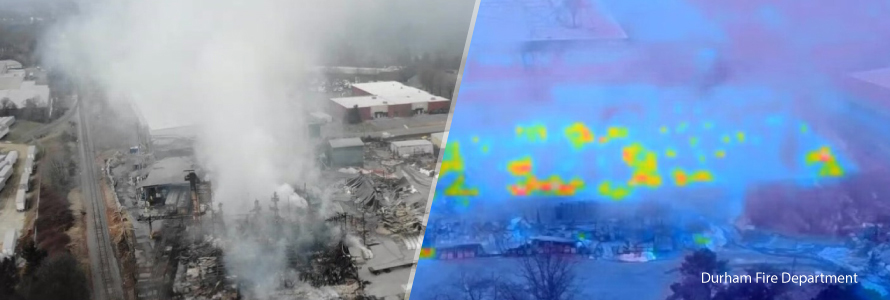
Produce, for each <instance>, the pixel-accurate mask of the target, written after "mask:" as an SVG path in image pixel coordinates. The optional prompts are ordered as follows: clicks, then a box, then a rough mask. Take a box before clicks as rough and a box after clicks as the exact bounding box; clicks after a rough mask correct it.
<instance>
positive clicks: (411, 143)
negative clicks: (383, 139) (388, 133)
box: [392, 140, 433, 147]
mask: <svg viewBox="0 0 890 300" xmlns="http://www.w3.org/2000/svg"><path fill="white" fill-rule="evenodd" d="M432 144H433V143H432V142H430V141H427V140H409V141H396V142H392V145H393V146H396V147H414V146H426V145H432Z"/></svg>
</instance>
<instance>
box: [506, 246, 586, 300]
mask: <svg viewBox="0 0 890 300" xmlns="http://www.w3.org/2000/svg"><path fill="white" fill-rule="evenodd" d="M574 266H575V265H574V262H573V261H572V259H571V258H569V257H568V256H565V255H558V254H535V255H530V256H526V257H523V258H522V259H521V262H520V270H519V276H520V277H521V278H523V279H524V281H525V284H526V286H527V288H528V290H529V291H528V292H529V294H530V295H531V296H533V297H534V299H539V300H570V299H574V298H575V296H576V294H577V290H576V287H575V283H576V281H577V277H576V274H575V268H574Z"/></svg>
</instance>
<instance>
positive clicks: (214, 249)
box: [173, 237, 238, 300]
mask: <svg viewBox="0 0 890 300" xmlns="http://www.w3.org/2000/svg"><path fill="white" fill-rule="evenodd" d="M221 260H222V250H221V249H220V248H219V247H218V245H217V241H216V239H214V238H212V237H207V238H205V239H204V240H203V241H201V242H198V243H193V244H191V245H189V247H188V248H186V249H184V250H183V251H182V253H181V254H180V255H179V267H178V268H177V270H176V279H175V280H174V281H173V292H174V293H175V294H177V295H179V296H180V299H195V300H202V299H214V300H216V299H221V300H225V299H237V296H238V292H237V286H236V285H235V284H231V283H230V282H231V280H230V279H231V278H227V277H226V275H225V268H224V267H223V265H222V262H221Z"/></svg>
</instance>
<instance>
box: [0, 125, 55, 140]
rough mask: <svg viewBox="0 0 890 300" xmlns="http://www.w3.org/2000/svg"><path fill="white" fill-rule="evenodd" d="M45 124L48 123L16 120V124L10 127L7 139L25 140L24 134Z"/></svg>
mask: <svg viewBox="0 0 890 300" xmlns="http://www.w3.org/2000/svg"><path fill="white" fill-rule="evenodd" d="M44 125H46V124H43V123H37V122H31V121H19V120H16V121H15V124H13V125H12V127H11V128H9V135H7V136H6V139H7V140H9V141H14V142H25V141H22V140H21V139H22V136H23V135H25V134H27V133H28V132H31V131H33V130H35V129H37V128H40V127H41V126H44Z"/></svg>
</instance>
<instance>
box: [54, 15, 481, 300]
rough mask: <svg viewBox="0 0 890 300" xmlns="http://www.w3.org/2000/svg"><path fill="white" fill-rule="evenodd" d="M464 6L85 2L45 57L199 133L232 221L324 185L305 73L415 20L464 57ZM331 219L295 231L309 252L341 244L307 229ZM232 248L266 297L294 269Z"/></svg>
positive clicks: (277, 251) (281, 255) (278, 254)
mask: <svg viewBox="0 0 890 300" xmlns="http://www.w3.org/2000/svg"><path fill="white" fill-rule="evenodd" d="M458 2H460V4H459V5H454V4H442V3H458ZM458 2H437V1H414V0H391V1H382V2H381V1H350V0H251V1H244V0H186V1H182V0H151V1H140V0H93V1H81V3H79V4H80V9H79V11H80V13H79V14H78V15H76V16H74V17H72V18H70V19H69V20H66V21H64V22H62V23H61V24H58V26H56V27H55V28H54V30H52V32H51V33H50V34H49V35H48V37H47V39H46V40H45V43H44V46H45V47H44V49H43V50H44V52H45V53H44V55H43V58H44V61H45V62H46V63H47V66H48V67H50V68H54V69H56V70H61V71H63V73H66V74H67V75H68V76H69V77H73V78H74V79H76V80H77V81H79V82H80V83H81V84H86V83H89V84H90V85H91V86H90V87H89V88H93V89H96V90H99V91H102V92H103V93H104V94H105V95H106V96H107V98H109V100H112V101H114V100H122V101H130V102H133V103H135V104H136V106H138V107H139V110H140V111H141V112H142V114H143V115H144V116H145V118H146V119H147V120H148V122H149V123H150V124H149V125H150V126H151V127H152V128H153V129H160V128H167V127H173V126H182V125H196V127H197V128H198V129H199V132H198V136H197V139H198V140H197V145H196V149H195V150H196V151H195V152H196V156H197V157H198V161H199V164H200V165H201V166H202V167H203V168H204V169H205V170H206V171H208V174H212V175H211V176H210V177H211V178H209V179H210V180H211V181H212V182H213V188H214V191H213V195H214V201H215V202H217V203H223V204H224V206H225V207H226V208H227V210H226V212H227V213H229V212H246V211H248V210H250V209H251V208H252V207H253V205H254V199H259V200H260V202H261V206H263V207H268V205H269V202H268V199H269V197H271V194H272V192H273V191H278V194H279V197H280V198H281V199H282V200H284V201H285V202H284V203H279V205H288V204H292V205H293V206H294V207H300V208H306V207H307V206H308V203H307V201H306V199H303V198H302V197H300V196H299V195H297V194H296V193H295V192H294V188H293V187H291V186H289V185H283V183H295V184H306V183H308V187H310V188H311V187H312V185H313V183H314V182H315V180H316V178H317V170H316V169H315V168H314V167H313V164H314V153H313V152H314V151H313V149H314V145H312V144H311V143H309V142H308V139H307V136H306V130H305V128H306V127H305V126H304V125H305V124H304V118H303V116H304V115H305V113H306V111H304V110H305V107H306V106H307V104H306V101H307V100H305V99H304V97H302V95H301V94H300V92H299V91H297V89H298V88H300V86H299V83H300V82H302V81H303V80H304V79H305V78H304V71H305V70H306V67H309V66H314V65H320V64H321V63H319V61H320V58H321V57H322V56H324V55H329V54H330V53H327V52H326V51H328V50H330V49H331V48H329V46H330V45H331V44H332V43H333V42H334V41H340V40H350V39H352V38H353V37H355V36H356V34H355V33H356V32H360V33H361V34H360V35H364V36H361V37H362V40H364V41H373V42H374V43H373V44H374V45H375V46H380V45H381V44H383V45H386V44H395V43H393V41H397V40H398V39H400V38H401V35H399V33H397V32H392V31H389V32H387V29H386V28H372V27H373V26H371V25H373V24H374V22H386V21H389V20H392V19H393V18H402V19H403V20H405V19H407V20H409V22H407V23H406V24H408V25H409V26H407V27H405V28H410V29H413V30H415V31H416V30H417V28H418V27H416V26H410V25H411V23H412V21H413V22H414V23H423V24H426V25H425V26H426V27H427V28H434V29H435V30H428V31H426V32H414V33H412V34H413V37H414V38H415V39H416V40H421V39H418V36H421V37H422V38H423V39H426V40H429V39H431V38H433V39H435V37H436V36H441V35H454V33H455V32H456V33H458V36H459V37H460V38H459V39H458V41H459V42H460V44H455V45H453V46H454V48H456V49H460V50H462V49H463V39H464V38H465V37H464V36H463V35H464V34H465V32H466V30H467V27H466V26H467V24H469V18H470V15H471V13H472V4H473V1H472V0H463V1H458ZM434 6H435V7H434ZM400 8H401V9H400ZM443 8H444V10H443ZM446 11H447V12H446ZM429 12H432V15H430V13H429ZM436 12H446V13H445V14H441V13H436ZM443 15H447V16H448V17H446V18H444V19H446V20H443V18H442V16H443ZM455 20H457V21H456V22H455ZM458 24H462V26H455V25H458ZM384 27H385V26H384ZM441 28H445V29H444V30H443V29H441ZM437 31H438V32H437ZM369 33H384V34H377V35H374V34H369ZM443 33H447V34H443ZM410 38H411V37H409V36H406V37H405V39H410ZM379 39H386V40H387V41H389V42H388V43H381V42H380V41H379ZM437 46H439V45H437ZM409 47H411V45H409V43H408V42H406V43H405V45H399V46H396V48H400V49H404V48H409ZM359 50H361V49H359ZM82 101H84V102H89V101H91V99H82ZM316 194H320V193H316ZM322 198H326V197H324V196H322ZM321 207H322V211H323V212H327V211H329V210H330V209H331V208H330V207H329V206H327V205H326V204H325V203H323V204H322V206H321ZM267 211H268V210H267ZM322 217H323V216H308V217H306V218H305V221H301V222H306V224H300V226H299V228H296V229H295V228H287V229H286V230H288V231H291V233H293V234H294V235H297V236H300V237H301V238H300V239H303V237H305V239H306V240H307V242H306V243H309V242H308V241H310V240H313V239H317V238H318V237H319V236H333V235H334V234H332V233H331V232H335V231H336V228H334V229H331V228H323V225H321V224H308V223H309V222H315V223H319V222H321V223H323V218H322ZM301 220H302V219H301ZM227 223H229V224H231V223H234V222H227ZM232 227H234V226H232ZM269 227H270V228H271V227H274V226H269ZM230 231H231V230H230ZM270 231H271V229H270ZM267 232H269V231H267ZM322 232H323V233H322ZM229 234H230V235H232V233H231V232H230V233H229ZM269 247H271V249H270V248H269ZM226 248H227V249H225V252H226V260H227V262H228V263H229V264H231V266H232V268H231V271H232V272H233V273H236V274H235V275H237V276H239V277H241V278H253V279H255V281H257V284H258V285H259V287H260V288H259V289H257V290H260V291H262V290H268V289H272V288H273V287H274V285H275V284H276V278H275V275H274V274H275V272H277V271H281V268H282V266H283V265H284V264H285V261H286V257H285V256H286V255H285V245H280V243H279V242H273V243H271V244H269V243H265V244H264V243H263V242H259V241H255V240H246V239H245V240H240V241H237V242H233V243H230V245H229V246H227V247H226ZM257 297H259V298H264V297H271V295H257Z"/></svg>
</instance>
